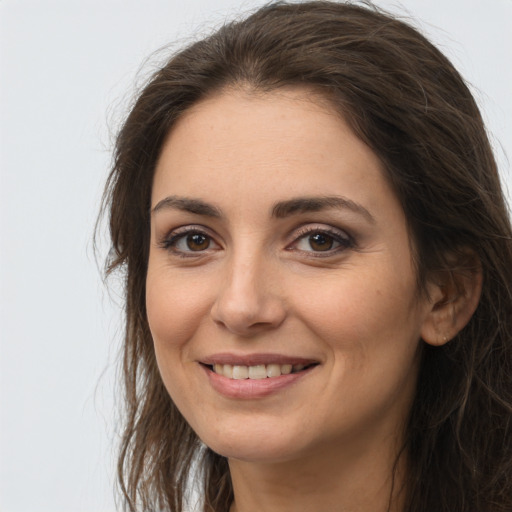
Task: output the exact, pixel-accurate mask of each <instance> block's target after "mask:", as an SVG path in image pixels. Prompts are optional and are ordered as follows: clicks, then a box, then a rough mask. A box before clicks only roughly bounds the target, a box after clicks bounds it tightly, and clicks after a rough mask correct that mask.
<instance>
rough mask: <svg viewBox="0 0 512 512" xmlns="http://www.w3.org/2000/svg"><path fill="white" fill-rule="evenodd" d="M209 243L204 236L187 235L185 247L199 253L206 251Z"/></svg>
mask: <svg viewBox="0 0 512 512" xmlns="http://www.w3.org/2000/svg"><path fill="white" fill-rule="evenodd" d="M209 245H210V242H209V240H208V238H207V237H206V236H204V235H201V234H199V233H196V234H195V235H189V236H188V237H187V246H188V248H189V249H190V250H191V251H201V250H203V249H208V246H209Z"/></svg>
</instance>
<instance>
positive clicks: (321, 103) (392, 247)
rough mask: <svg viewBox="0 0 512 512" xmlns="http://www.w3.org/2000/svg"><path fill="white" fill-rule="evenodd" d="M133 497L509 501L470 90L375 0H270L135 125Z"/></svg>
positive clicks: (503, 288)
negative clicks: (190, 494)
mask: <svg viewBox="0 0 512 512" xmlns="http://www.w3.org/2000/svg"><path fill="white" fill-rule="evenodd" d="M106 201H107V204H108V206H109V208H110V226H111V234H112V241H113V247H114V252H115V257H114V259H113V260H112V261H110V267H109V270H110V271H112V270H114V269H115V268H118V267H123V268H124V269H125V272H126V299H127V317H126V336H125V357H124V374H125V385H126V391H127V395H126V396H127V421H126V430H125V435H124V439H123V443H122V446H121V455H120V462H119V476H120V481H121V485H122V489H123V492H124V496H125V499H126V505H127V507H128V508H129V509H130V510H139V509H140V510H153V509H159V510H172V511H176V512H181V511H184V510H186V496H187V493H186V491H187V488H188V485H189V482H190V480H191V479H192V478H193V477H194V476H195V475H194V473H193V469H192V468H193V467H196V468H197V469H196V474H197V477H198V478H200V479H202V481H203V486H204V493H203V496H202V505H201V508H202V510H203V511H215V512H227V511H230V512H248V511H256V510H258V511H260V510H265V511H273V510H276V511H294V512H297V511H299V512H300V511H311V510H320V511H345V510H346V511H349V510H358V511H372V512H379V511H382V512H384V511H394V512H405V511H408V512H411V511H416V512H420V511H421V512H432V511H436V512H443V511H446V512H448V511H450V512H457V511H460V512H463V511H466V512H469V511H475V510H477V511H479V512H486V511H489V512H490V511H492V512H497V511H501V510H503V511H504V510H509V509H510V507H511V506H512V481H511V480H512V470H511V464H512V463H511V460H512V458H511V455H512V447H511V432H510V425H511V424H512V422H511V421H510V420H511V408H512V406H511V402H512V400H511V395H512V384H511V379H510V374H509V372H510V368H511V363H512V357H511V352H512V347H511V341H512V340H511V332H512V326H511V322H512V246H511V243H512V236H511V228H510V223H509V220H508V216H507V209H506V206H505V202H504V200H503V196H502V192H501V189H500V183H499V178H498V175H497V172H496V166H495V163H494V160H493V156H492V153H491V150H490V147H489V143H488V141H487V138H486V134H485V129H484V127H483V124H482V121H481V117H480V114H479V112H478V109H477V107H476V105H475V103H474V101H473V99H472V97H471V95H470V93H469V91H468V89H467V87H466V86H465V84H464V82H463V81H462V79H461V78H460V76H459V75H458V74H457V72H456V71H455V70H454V69H453V67H452V66H451V64H450V63H449V62H448V61H447V60H446V59H445V58H444V57H443V56H442V55H441V54H440V53H439V52H438V51H437V50H436V49H435V48H434V47H433V46H432V45H430V43H428V42H427V41H426V40H425V39H424V38H423V37H422V36H421V35H419V34H418V33H417V32H416V31H415V30H413V29H412V28H410V27H409V26H407V25H405V24H404V23H402V22H399V21H396V20H394V19H392V18H390V17H389V16H388V15H385V14H383V13H381V12H378V11H376V10H374V9H370V8H368V7H358V6H354V5H349V4H338V3H330V2H320V1H317V2H312V3H301V4H283V3H280V4H272V5H270V6H267V7H264V8H262V9H260V10H259V11H257V12H256V13H255V14H253V15H251V16H250V17H248V18H247V19H246V20H242V21H239V22H236V23H233V24H229V25H226V26H225V27H223V28H222V29H220V30H219V31H218V32H216V33H215V34H213V35H212V36H211V37H209V38H207V39H205V40H203V41H200V42H198V43H196V44H194V45H192V46H190V47H189V48H186V49H184V50H183V51H181V52H180V53H178V54H177V55H175V56H174V57H172V59H171V60H170V61H169V62H168V63H167V65H166V66H164V67H163V68H162V69H161V70H160V71H159V72H158V73H156V75H155V76H154V77H153V78H152V80H151V81H150V83H149V84H148V85H147V86H146V88H145V89H144V90H143V92H142V94H141V96H140V97H139V99H138V101H137V103H136V104H135V106H134V108H133V110H132V112H131V113H130V115H129V117H128V118H127V120H126V123H125V125H124V127H123V128H122V130H121V132H120V135H119V138H118V142H117V152H116V160H115V166H114V169H113V171H112V174H111V176H110V180H109V183H108V188H107V196H106Z"/></svg>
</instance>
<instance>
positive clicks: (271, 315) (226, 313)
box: [212, 243, 285, 336]
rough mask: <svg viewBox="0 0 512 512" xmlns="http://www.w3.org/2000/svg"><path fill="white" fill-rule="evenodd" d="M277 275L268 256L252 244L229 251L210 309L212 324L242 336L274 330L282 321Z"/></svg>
mask: <svg viewBox="0 0 512 512" xmlns="http://www.w3.org/2000/svg"><path fill="white" fill-rule="evenodd" d="M278 273H279V269H277V268H276V265H275V264H274V262H273V261H272V259H271V258H270V257H269V255H268V254H265V252H264V251H261V250H256V249H255V248H254V246H253V245H252V244H250V243H248V244H244V245H240V246H239V247H237V248H236V250H233V251H232V254H231V256H230V257H229V258H228V259H227V261H226V265H225V273H224V275H223V276H222V278H223V279H222V283H221V286H220V289H219V292H218V294H217V297H216V301H215V303H214V305H213V307H212V316H213V319H214V320H215V322H217V323H219V324H221V325H223V326H224V327H225V328H227V329H228V330H230V331H232V332H234V333H236V334H239V335H244V336H246V335H251V334H254V333H256V332H260V331H261V330H265V329H271V328H275V327H278V326H279V325H280V324H281V323H282V321H283V320H284V317H285V308H284V303H283V300H282V297H281V296H280V293H279V286H278V282H277V281H278Z"/></svg>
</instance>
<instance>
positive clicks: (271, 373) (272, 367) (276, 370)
mask: <svg viewBox="0 0 512 512" xmlns="http://www.w3.org/2000/svg"><path fill="white" fill-rule="evenodd" d="M279 375H281V365H280V364H267V377H279Z"/></svg>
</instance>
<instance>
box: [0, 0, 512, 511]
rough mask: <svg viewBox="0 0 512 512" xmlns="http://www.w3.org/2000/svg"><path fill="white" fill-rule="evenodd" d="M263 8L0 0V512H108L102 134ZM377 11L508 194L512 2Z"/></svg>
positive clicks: (108, 325)
mask: <svg viewBox="0 0 512 512" xmlns="http://www.w3.org/2000/svg"><path fill="white" fill-rule="evenodd" d="M262 3H263V2H261V1H255V0H251V1H246V2H243V3H242V2H240V1H237V0H214V1H211V0H210V1H208V0H188V1H187V2H184V1H182V2H179V1H177V0H167V1H164V0H144V1H143V0H139V1H135V0H125V1H121V0H101V1H100V0H96V1H94V0H85V1H84V0H61V1H56V0H53V1H52V0H42V1H36V0H0V144H1V145H0V170H1V173H0V222H1V230H0V322H1V333H0V336H1V345H0V372H1V373H0V512H43V511H51V512H59V511H66V512H78V511H113V510H114V508H115V506H114V500H113V497H112V496H113V494H112V487H113V481H114V462H113V460H114V457H113V455H112V451H111V446H112V444H113V442H115V440H116V435H115V426H116V421H115V416H114V414H113V411H114V400H113V383H114V381H115V370H114V362H115V359H116V353H117V348H118V343H119V335H118V334H119V329H120V328H119V326H120V320H119V318H120V315H119V310H118V308H117V307H116V306H115V304H113V303H112V300H111V297H109V295H108V294H107V293H106V292H105V289H104V287H103V285H102V283H101V279H100V274H99V271H98V269H97V268H96V264H95V260H94V255H93V251H92V234H93V228H94V222H95V218H96V214H97V210H98V206H99V198H100V194H101V190H102V186H103V181H104V179H105V176H106V173H107V169H108V166H109V161H110V155H109V149H110V133H111V132H112V131H115V129H116V126H117V125H116V122H117V120H118V119H119V118H120V116H122V115H123V112H124V110H123V108H124V105H126V101H125V100H126V99H128V98H129V97H130V94H131V93H132V91H133V84H134V82H135V76H136V73H137V70H138V69H139V67H140V66H141V64H142V63H143V61H144V59H145V58H146V57H147V56H148V55H149V54H151V53H152V52H153V51H155V50H156V49H158V48H160V47H161V46H163V45H164V44H166V43H168V42H170V41H175V40H177V39H178V40H180V41H181V42H185V41H188V40H190V37H191V34H193V33H194V32H197V30H198V29H199V32H200V33H204V32H205V31H207V30H208V29H209V27H212V26H217V25H218V24H219V23H221V22H222V20H223V19H225V18H226V17H228V18H229V17H231V16H233V15H235V14H238V13H240V12H244V11H246V10H247V9H250V8H252V7H254V6H255V5H261V4H262ZM376 3H377V4H378V5H380V6H383V7H387V8H390V9H391V10H393V11H398V12H402V13H404V8H405V9H407V10H408V11H409V13H410V14H411V15H412V16H414V17H415V18H417V19H419V20H421V21H422V25H421V26H422V27H423V29H424V31H425V32H426V33H427V34H428V35H430V37H431V38H432V39H433V40H434V41H435V42H436V43H437V44H438V45H439V46H440V47H441V48H442V49H443V50H444V51H445V52H446V53H447V54H448V55H449V57H450V58H451V59H452V60H453V62H454V63H455V65H456V66H457V67H458V68H459V69H460V70H461V72H462V74H463V75H464V76H465V77H466V79H467V80H468V81H469V82H470V83H471V84H472V85H473V87H474V91H475V93H476V96H477V98H478V101H479V103H480V105H481V107H482V109H483V112H484V117H485V119H486V120H487V122H488V127H489V130H490V133H491V135H492V139H493V141H494V144H495V147H496V150H497V154H498V159H499V162H500V166H501V169H502V173H503V175H504V176H505V178H506V181H507V183H508V186H509V188H511V189H512V186H511V184H512V180H511V178H510V165H509V164H508V162H507V159H506V156H505V155H506V154H508V156H509V158H510V157H511V155H512V98H511V91H512V70H511V68H512V65H511V64H512V35H511V34H512V0H433V1H426V0H424V1H422V0H404V1H403V3H402V7H399V6H397V3H396V2H391V1H385V0H379V1H377V2H376ZM146 69H148V68H146ZM149 69H150V68H149ZM143 76H144V75H143ZM105 247H106V246H105V244H103V245H101V246H100V249H102V250H103V254H104V249H105ZM113 295H114V298H115V292H114V293H113ZM114 302H115V301H114Z"/></svg>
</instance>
